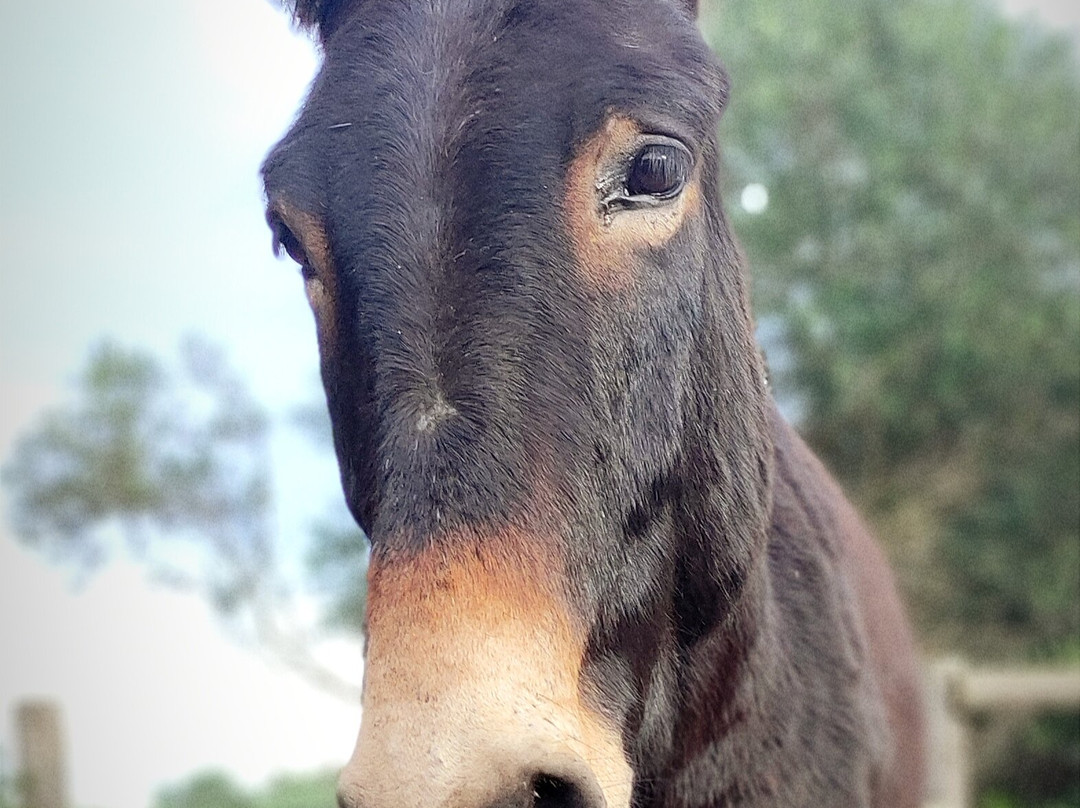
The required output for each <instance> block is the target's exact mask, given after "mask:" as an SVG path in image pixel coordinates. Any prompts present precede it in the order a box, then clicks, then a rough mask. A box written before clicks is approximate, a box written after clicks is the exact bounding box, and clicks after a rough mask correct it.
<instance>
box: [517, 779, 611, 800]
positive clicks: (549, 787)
mask: <svg viewBox="0 0 1080 808" xmlns="http://www.w3.org/2000/svg"><path fill="white" fill-rule="evenodd" d="M598 796H599V795H595V796H590V795H589V794H587V793H586V792H585V790H584V789H583V788H581V787H580V786H578V785H577V784H575V783H572V782H570V781H569V780H566V779H564V778H562V777H556V776H555V775H550V774H538V775H536V777H534V778H533V781H532V805H531V808H603V806H604V800H603V797H599V799H600V801H599V802H597V797H598Z"/></svg>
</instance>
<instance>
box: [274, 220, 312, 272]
mask: <svg viewBox="0 0 1080 808" xmlns="http://www.w3.org/2000/svg"><path fill="white" fill-rule="evenodd" d="M277 243H278V246H279V247H280V248H281V249H282V250H285V253H286V254H287V255H288V256H289V258H291V259H292V260H294V261H295V262H296V263H298V264H299V265H300V266H301V267H302V268H303V267H306V266H307V265H308V257H307V253H306V252H304V248H303V246H301V244H300V239H298V238H297V237H296V235H295V234H294V233H293V231H292V230H290V229H289V228H287V227H285V226H284V225H282V226H281V227H279V228H278V232H277Z"/></svg>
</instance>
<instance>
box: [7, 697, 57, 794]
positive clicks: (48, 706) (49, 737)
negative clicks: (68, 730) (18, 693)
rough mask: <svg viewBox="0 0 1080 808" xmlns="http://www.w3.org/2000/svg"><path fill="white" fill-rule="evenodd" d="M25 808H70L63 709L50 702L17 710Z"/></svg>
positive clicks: (27, 704) (20, 781)
mask: <svg viewBox="0 0 1080 808" xmlns="http://www.w3.org/2000/svg"><path fill="white" fill-rule="evenodd" d="M15 727H16V733H17V734H18V743H19V754H20V758H21V760H20V764H21V765H20V769H19V776H18V784H19V790H20V792H21V795H22V808H68V799H67V766H66V762H65V756H64V740H63V732H62V729H61V726H60V708H59V707H58V706H57V705H56V704H54V703H52V702H49V701H24V702H22V703H20V704H19V705H18V707H16V710H15Z"/></svg>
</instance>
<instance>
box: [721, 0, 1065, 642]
mask: <svg viewBox="0 0 1080 808" xmlns="http://www.w3.org/2000/svg"><path fill="white" fill-rule="evenodd" d="M707 31H708V33H709V35H710V37H711V39H712V41H713V43H714V45H715V46H716V48H717V51H718V53H719V54H720V56H721V58H722V60H723V61H724V62H725V64H726V65H727V67H728V70H729V72H730V74H731V76H732V93H731V102H730V105H729V106H730V108H729V111H728V112H727V113H726V116H725V118H724V121H723V123H722V125H721V143H722V146H723V147H724V150H725V158H726V163H727V167H728V179H727V187H726V190H725V193H726V195H727V196H728V197H730V198H731V200H732V202H733V203H734V204H732V205H729V208H730V209H731V210H732V214H733V220H734V227H735V230H736V232H737V233H738V234H739V236H740V238H741V240H742V241H743V243H744V245H745V250H746V253H747V255H748V263H749V266H750V268H751V272H752V275H753V277H754V281H755V287H754V292H755V304H756V309H757V312H758V316H759V317H760V318H761V322H762V335H763V341H764V342H765V343H766V345H767V348H769V349H770V355H771V359H772V360H773V361H772V365H773V368H772V370H773V374H774V378H775V383H776V386H777V388H778V390H779V395H780V397H781V400H782V401H784V400H786V401H787V403H788V405H789V409H791V410H793V414H794V415H795V416H796V418H797V419H798V420H799V421H801V428H802V431H803V433H804V434H805V435H806V436H807V437H808V439H809V440H810V442H811V443H812V444H813V445H814V446H815V447H816V448H817V449H818V450H819V451H820V452H821V453H822V454H823V455H824V457H825V458H826V459H827V461H828V462H829V463H830V465H831V466H832V467H833V468H834V469H835V470H836V471H837V472H838V474H839V475H840V477H841V478H842V480H843V481H844V483H845V485H846V487H847V488H848V489H849V491H850V492H851V493H852V495H853V496H854V498H855V499H856V500H857V501H859V503H860V504H861V505H862V506H863V510H864V511H866V512H867V513H868V514H869V515H870V516H871V518H872V520H873V521H874V522H875V523H876V524H877V526H878V528H879V532H880V533H881V534H882V536H883V537H884V538H885V539H886V541H887V543H888V544H889V545H890V550H891V551H892V553H893V554H894V557H895V558H897V560H898V561H899V562H900V563H899V564H898V568H899V570H900V572H901V574H902V575H903V577H904V583H905V585H906V589H907V591H908V593H909V595H910V597H909V600H910V601H911V602H912V604H913V606H914V610H915V613H916V617H917V619H918V623H919V625H920V627H921V629H922V633H923V636H924V637H925V638H926V640H927V641H928V642H929V643H930V645H931V646H932V647H935V648H939V649H942V648H949V649H959V650H962V651H963V652H964V653H966V654H967V655H969V656H971V657H973V658H984V659H985V658H989V657H994V658H1001V657H1003V656H1009V657H1024V656H1034V657H1047V656H1052V655H1055V654H1059V653H1061V652H1062V650H1063V648H1064V647H1066V646H1071V647H1073V648H1075V647H1076V643H1077V637H1078V633H1080V599H1078V583H1077V582H1078V581H1080V537H1078V529H1080V528H1078V526H1080V415H1078V413H1080V360H1078V357H1080V215H1078V214H1080V70H1078V67H1077V62H1076V59H1075V56H1074V52H1073V51H1072V49H1071V47H1070V44H1069V43H1068V41H1066V40H1064V39H1062V38H1054V37H1051V36H1048V35H1046V34H1044V33H1042V32H1040V31H1038V30H1035V29H1033V28H1030V27H1026V26H1023V25H1018V24H1015V23H1010V22H1008V21H1006V20H1004V19H1003V18H1002V17H1001V16H1000V14H999V13H998V12H997V11H996V10H995V9H993V8H992V7H990V6H987V5H983V4H981V3H977V2H975V1H974V0H949V2H945V0H900V1H899V2H896V1H895V0H891V1H890V2H885V1H884V0H854V2H852V3H846V4H840V5H837V4H828V3H825V4H823V3H816V2H809V0H799V2H795V3H791V2H788V0H723V2H721V3H719V4H718V9H717V11H716V13H715V14H714V16H713V17H711V18H710V20H709V22H708V24H707ZM751 183H760V184H762V185H764V186H765V187H766V188H767V191H768V202H767V208H766V209H765V210H764V212H760V213H756V214H755V213H752V212H750V211H752V210H755V208H754V207H753V206H752V205H748V206H747V207H748V208H749V210H747V209H743V208H742V207H741V206H740V205H739V204H738V203H739V201H740V200H739V194H740V191H742V189H744V188H745V187H746V186H747V185H748V184H751ZM759 196H760V194H759ZM759 206H760V202H759Z"/></svg>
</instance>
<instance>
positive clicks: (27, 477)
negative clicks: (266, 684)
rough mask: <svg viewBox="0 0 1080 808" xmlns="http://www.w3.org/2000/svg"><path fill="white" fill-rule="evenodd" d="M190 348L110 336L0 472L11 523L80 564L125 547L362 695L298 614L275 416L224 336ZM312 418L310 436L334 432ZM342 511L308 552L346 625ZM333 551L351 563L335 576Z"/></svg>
mask: <svg viewBox="0 0 1080 808" xmlns="http://www.w3.org/2000/svg"><path fill="white" fill-rule="evenodd" d="M181 353H182V357H181V361H180V362H179V363H178V365H177V366H175V367H173V366H170V365H168V364H167V363H165V362H163V361H161V360H159V359H156V358H154V357H152V356H149V355H147V354H145V353H141V352H138V351H132V350H126V349H123V348H121V347H119V346H117V345H115V344H112V343H108V342H106V343H103V344H102V345H99V346H98V347H97V348H95V349H93V350H92V352H91V355H90V357H89V360H88V363H87V366H86V369H85V370H84V371H83V372H82V374H81V376H80V377H79V380H78V389H77V392H76V396H75V397H74V399H73V400H72V401H71V402H70V403H69V404H67V405H66V406H64V407H61V408H58V409H56V410H53V411H51V412H48V413H46V414H45V415H44V416H43V417H42V418H41V420H40V422H39V423H38V425H37V426H36V428H35V429H33V430H31V431H30V432H28V433H27V434H25V435H23V436H22V437H21V438H20V440H19V441H18V442H17V443H16V445H15V448H14V450H13V452H12V455H11V457H10V458H9V459H8V462H7V463H6V464H5V465H4V467H3V469H2V472H0V477H2V480H3V482H4V484H5V486H6V487H7V488H8V489H9V491H10V494H11V497H10V499H11V508H10V511H11V519H12V522H13V526H14V528H15V531H16V534H17V535H18V536H19V537H20V538H21V539H22V540H23V541H25V542H26V543H28V544H30V545H31V546H35V547H37V548H38V549H40V550H42V551H43V552H45V553H47V554H48V555H49V556H50V557H52V558H53V559H54V560H56V561H59V562H64V563H68V564H72V565H74V566H75V567H76V569H78V570H79V571H80V572H82V573H84V574H85V573H87V572H89V571H92V570H93V569H94V568H95V567H96V566H98V565H99V564H101V563H102V562H103V561H105V560H106V559H107V558H108V557H109V556H110V554H112V553H114V552H116V551H118V550H119V549H121V547H122V546H123V545H126V547H127V548H128V549H129V550H130V551H132V552H134V553H135V554H136V555H137V557H139V558H140V559H142V560H143V561H145V562H146V563H147V564H148V566H149V567H150V569H151V571H152V573H153V574H154V575H155V577H156V578H157V579H158V580H161V581H163V582H165V583H167V584H170V585H173V586H178V587H186V588H193V589H196V590H198V591H200V592H201V593H203V594H204V595H205V596H207V597H208V598H209V599H210V600H211V601H212V602H213V603H214V604H215V606H216V607H217V608H218V610H219V611H220V612H221V613H222V614H223V615H225V616H226V617H228V618H229V619H230V622H231V624H232V625H233V626H234V627H236V628H238V629H239V630H241V631H242V632H245V633H246V635H249V636H250V637H251V638H252V639H253V640H255V641H256V643H257V644H258V645H259V646H260V647H262V648H265V649H267V650H269V651H270V652H272V653H273V654H274V655H276V656H277V657H278V658H279V659H282V660H283V661H285V662H287V663H288V664H289V665H290V666H291V667H292V668H294V669H295V670H297V671H298V672H300V673H302V674H304V675H305V676H307V677H308V678H309V679H311V680H312V681H314V682H315V683H317V684H319V685H320V686H322V687H324V688H326V689H328V690H330V691H332V692H335V693H338V694H341V695H343V696H345V697H346V698H349V699H354V698H355V697H356V695H357V692H358V688H357V687H356V686H355V685H354V684H352V683H350V682H347V681H344V680H342V679H340V678H339V677H338V676H337V675H336V674H335V673H334V672H333V671H331V670H328V669H327V668H325V667H324V666H323V665H322V664H320V663H319V662H318V661H317V659H316V657H315V655H314V649H313V646H314V644H315V638H314V636H313V635H312V633H311V632H310V631H307V630H305V629H304V628H303V627H300V626H298V625H296V621H295V619H294V618H295V615H296V614H298V613H299V611H300V610H299V609H298V608H296V602H295V591H294V590H295V589H296V587H295V586H294V585H290V582H289V581H287V580H286V579H285V578H284V577H283V570H284V567H285V565H283V564H282V559H281V558H280V557H279V553H278V548H277V546H276V544H277V537H276V535H275V530H274V528H273V527H272V525H273V522H274V520H273V518H272V517H273V513H272V497H271V471H270V459H269V454H270V453H269V440H270V433H271V419H270V416H269V415H268V413H267V412H266V411H265V409H264V408H263V407H262V406H261V405H259V404H258V403H257V402H256V401H255V400H254V399H253V397H252V396H251V394H250V392H249V391H248V389H247V386H246V384H245V383H244V381H243V380H242V378H241V377H240V376H239V375H238V374H237V373H236V372H235V371H234V370H233V369H232V368H230V367H229V365H228V363H227V362H226V360H225V358H224V355H223V354H222V352H221V351H220V350H219V349H218V348H216V347H214V346H212V345H210V344H209V343H207V342H205V341H202V340H197V339H190V340H188V341H186V342H185V344H184V345H183V346H182V352H181ZM323 411H325V407H324V408H323ZM311 412H312V413H314V412H317V411H316V410H314V409H312V411H311ZM322 417H323V420H327V419H326V416H325V415H323V416H322ZM307 420H308V421H309V424H308V427H309V428H308V430H307V431H308V432H309V434H311V435H322V434H326V433H328V428H327V427H325V426H319V425H318V422H317V419H316V418H315V416H314V415H312V414H311V413H309V414H308V415H307ZM340 510H343V508H342V509H340ZM346 519H347V517H346V518H343V517H342V516H341V515H340V513H335V514H334V515H333V516H332V517H326V518H324V519H323V520H322V521H320V522H319V523H318V524H317V526H316V532H317V538H318V539H321V540H322V542H323V544H324V545H325V546H324V547H323V548H322V549H317V550H315V551H313V552H312V556H313V561H312V568H313V569H314V570H315V571H316V572H317V573H319V575H320V576H321V579H322V583H323V584H324V585H325V590H324V592H321V593H319V599H320V600H324V601H326V602H327V603H328V606H327V612H328V614H329V615H331V616H332V617H333V618H334V620H335V621H337V622H338V623H340V622H341V621H343V620H353V619H355V615H356V613H357V610H358V608H359V607H358V606H357V605H356V604H357V598H358V597H360V598H361V601H362V594H360V595H358V594H357V586H356V582H357V581H360V582H361V586H360V592H361V593H362V581H363V578H364V570H365V566H366V553H365V549H364V548H365V545H366V543H365V542H364V541H363V537H362V534H361V533H360V531H359V530H358V529H357V528H356V527H355V526H352V525H351V522H347V521H346ZM331 539H332V541H331ZM333 562H337V563H339V564H343V563H349V564H350V565H351V566H349V567H348V568H347V569H342V568H340V566H339V567H337V568H335V570H334V571H333V574H331V571H330V570H328V567H329V566H330V565H331V563H333ZM330 584H336V587H335V586H330ZM339 601H340V602H339ZM359 625H360V623H359V621H358V620H357V621H356V622H353V623H352V624H351V626H352V628H354V629H356V628H358V627H359Z"/></svg>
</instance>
